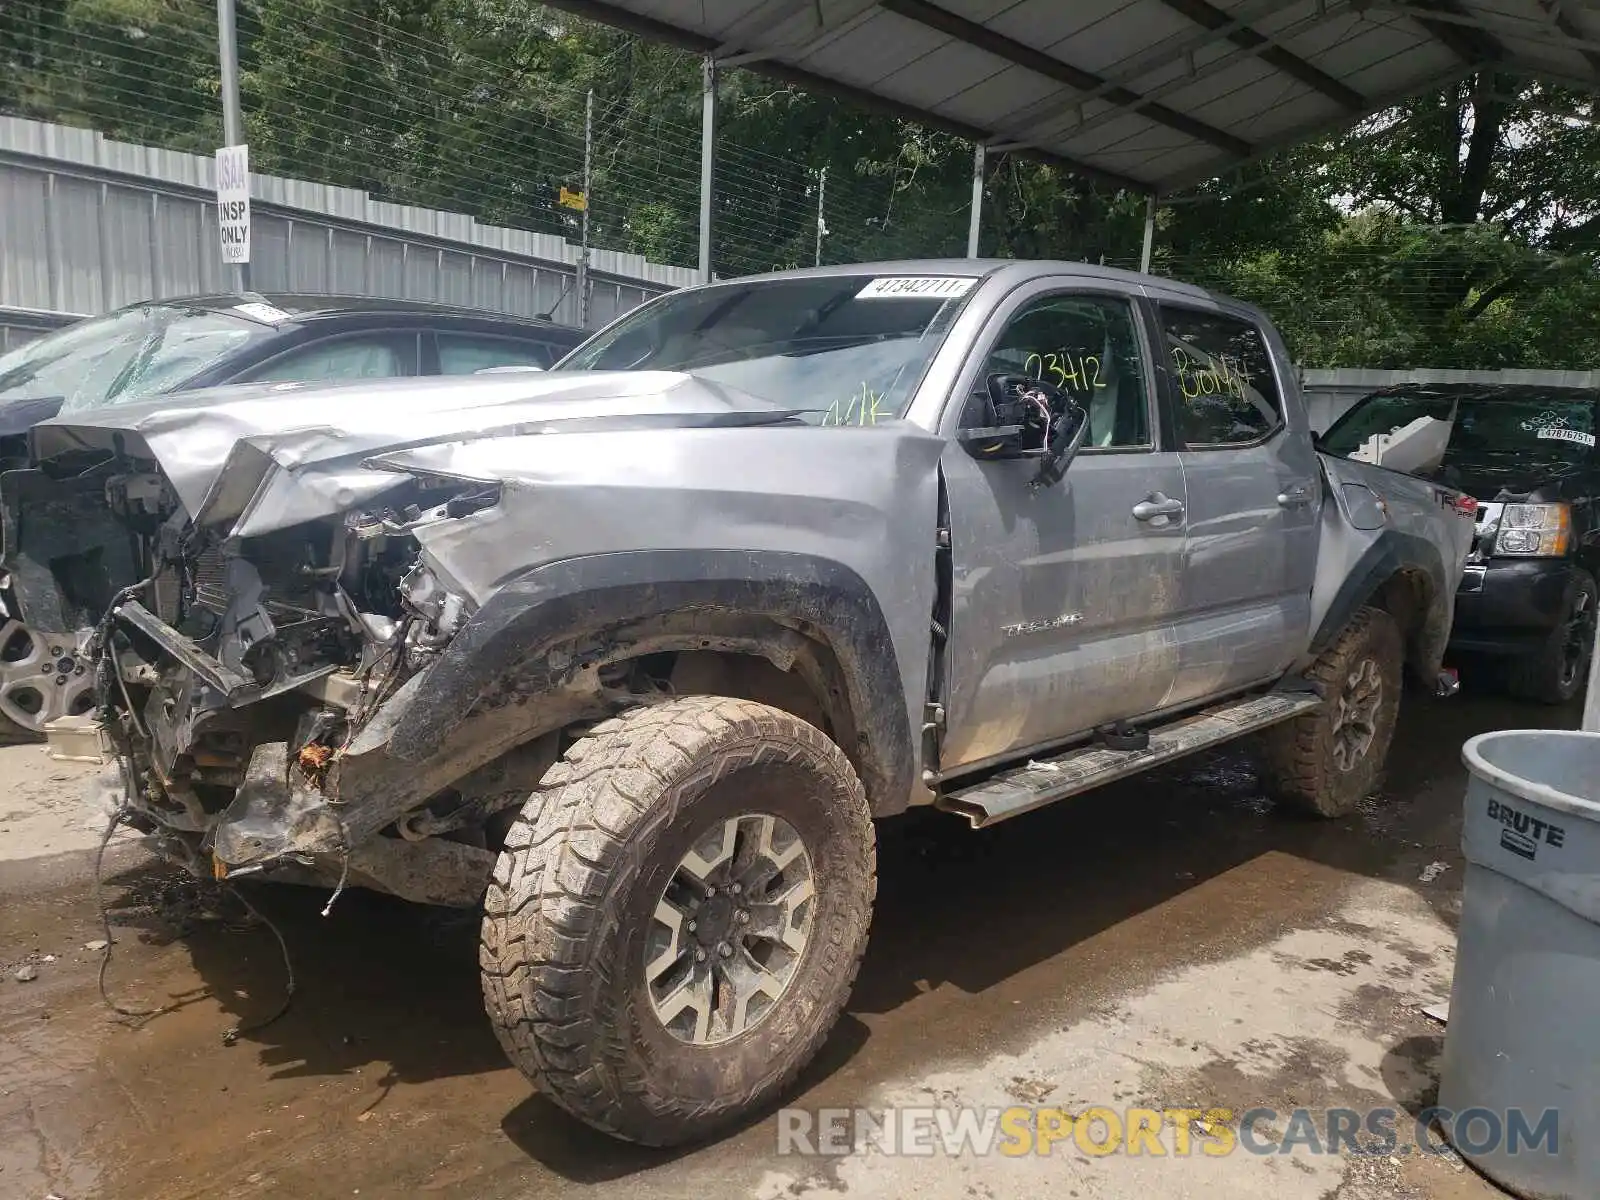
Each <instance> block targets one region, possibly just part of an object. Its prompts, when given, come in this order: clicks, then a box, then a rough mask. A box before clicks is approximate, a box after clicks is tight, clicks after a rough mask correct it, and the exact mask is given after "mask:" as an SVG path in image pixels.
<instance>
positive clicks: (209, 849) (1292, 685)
mask: <svg viewBox="0 0 1600 1200" xmlns="http://www.w3.org/2000/svg"><path fill="white" fill-rule="evenodd" d="M33 451H34V453H33V462H34V464H35V465H34V466H33V467H32V468H31V469H29V470H26V471H19V472H12V473H8V474H7V475H5V476H4V477H3V479H0V494H3V497H4V502H5V512H4V522H5V525H4V534H5V547H6V559H7V566H8V568H9V570H10V571H11V573H12V578H13V581H14V586H15V588H16V592H17V595H18V597H19V600H20V602H21V604H22V606H23V608H24V613H25V617H26V619H27V620H28V621H29V622H30V623H32V624H34V625H35V626H37V627H40V628H45V629H56V630H72V629H76V628H79V627H80V626H83V625H90V626H93V627H94V628H95V630H96V632H95V634H94V638H93V641H92V645H91V647H90V652H91V653H92V654H93V655H94V657H95V662H96V673H95V683H96V689H97V697H98V703H99V707H100V712H101V714H102V716H103V719H104V720H105V722H106V723H107V727H108V730H109V733H110V735H111V737H112V738H113V740H114V742H115V744H116V746H117V747H118V749H119V752H120V756H121V758H120V761H121V769H122V773H123V777H124V780H125V791H126V795H125V800H124V811H123V816H124V817H125V819H126V820H128V821H129V822H130V823H132V824H133V825H135V826H136V827H137V828H139V829H141V830H143V831H145V832H146V833H147V834H149V835H150V836H151V837H152V838H153V839H155V840H156V841H157V842H158V843H159V844H160V846H161V847H162V848H163V850H164V851H165V852H166V853H167V854H169V855H170V856H171V857H173V858H175V859H177V860H178V861H181V862H183V863H185V864H187V865H188V866H189V868H190V869H191V870H193V871H194V872H196V873H197V874H201V875H204V876H208V877H210V876H215V877H219V878H223V879H235V878H240V877H258V878H263V879H281V880H285V881H300V882H309V883H316V884H320V885H322V886H325V887H339V886H343V885H361V886H367V887H373V888H378V889H381V890H384V891H387V892H391V893H394V894H395V895H398V896H402V897H405V898H408V899H411V900H416V901H423V902H428V903H435V904H447V905H458V906H463V907H473V908H477V907H480V906H481V908H482V909H483V913H484V919H483V938H482V974H483V986H484V995H485V1001H486V1005H487V1008H488V1011H489V1015H490V1017H491V1020H492V1022H493V1024H494V1027H495V1030H496V1033H497V1035H498V1036H499V1038H500V1040H501V1043H502V1045H503V1046H504V1047H505V1048H506V1050H507V1052H508V1054H510V1056H511V1057H512V1059H513V1060H514V1061H515V1062H516V1063H517V1065H518V1066H519V1067H521V1068H522V1069H523V1070H524V1071H525V1072H526V1073H527V1074H528V1075H529V1076H530V1077H531V1078H532V1079H534V1080H535V1081H536V1082H537V1083H538V1085H539V1086H540V1089H541V1090H542V1091H543V1092H545V1094H547V1095H549V1096H550V1097H551V1099H552V1100H554V1101H555V1102H556V1103H558V1104H560V1105H562V1106H563V1107H565V1108H566V1109H568V1110H569V1111H570V1112H572V1113H574V1114H576V1115H577V1116H579V1117H580V1118H582V1119H583V1120H585V1121H588V1122H590V1123H591V1124H593V1125H595V1126H597V1127H598V1128H601V1129H604V1130H607V1131H609V1132H611V1133H614V1134H617V1135H619V1136H623V1137H627V1138H632V1139H635V1140H639V1141H644V1142H650V1143H658V1144H659V1143H671V1142H677V1141H682V1140H685V1139H689V1138H694V1137H698V1136H703V1135H705V1134H707V1133H709V1132H711V1131H714V1130H716V1129H718V1128H721V1127H723V1126H724V1125H726V1124H727V1123H728V1122H730V1121H733V1120H735V1119H737V1118H738V1117H739V1116H740V1115H741V1114H742V1113H745V1112H748V1111H749V1110H750V1109H751V1108H752V1107H753V1106H757V1105H760V1104H762V1103H763V1102H765V1101H767V1100H769V1099H770V1098H771V1097H772V1096H773V1095H775V1094H776V1093H777V1092H778V1091H780V1090H781V1089H783V1088H784V1087H786V1086H787V1085H788V1084H789V1082H790V1081H791V1080H792V1079H793V1078H794V1077H795V1074H796V1073H797V1072H798V1071H799V1070H800V1068H801V1067H802V1066H803V1065H804V1064H805V1063H806V1062H807V1061H808V1060H809V1059H810V1058H811V1056H812V1055H813V1054H814V1053H815V1051H816V1050H817V1049H818V1047H819V1046H820V1045H821V1044H822V1042H823V1040H824V1039H825V1038H826V1037H827V1035H828V1032H829V1030H830V1029H831V1027H832V1025H833V1024H834V1022H835V1020H836V1019H837V1017H838V1015H839V1013H840V1011H841V1010H842V1007H843V1005H844V1003H845V1001H846V999H847V997H848V994H849V989H850V984H851V981H852V979H853V978H854V975H855V970H856V966H857V963H858V962H859V960H860V957H861V955H862V953H863V951H864V948H865V944H866V936H867V928H868V924H869V921H870V917H871V909H872V900H873V893H874V887H875V884H874V875H875V859H874V833H873V822H874V820H875V819H881V818H885V817H889V816H893V815H895V814H898V813H901V812H903V811H904V810H905V809H907V808H908V807H909V806H912V805H922V804H937V805H939V806H940V807H943V808H945V809H947V810H949V811H951V812H952V813H956V814H959V815H961V816H964V817H966V818H967V819H968V820H970V821H971V822H972V824H973V825H975V826H976V825H986V824H990V823H992V822H994V821H997V820H1002V819H1006V818H1009V817H1012V816H1015V815H1018V814H1020V813H1023V812H1026V811H1029V810H1031V809H1033V808H1036V807H1038V806H1040V805H1042V804H1045V803H1049V802H1053V801H1056V800H1060V799H1063V798H1065V797H1068V796H1072V795H1076V794H1078V793H1081V792H1084V791H1087V790H1089V789H1092V788H1094V787H1096V786H1098V785H1100V784H1102V783H1105V782H1108V781H1110V780H1113V779H1117V778H1121V777H1123V776H1126V775H1129V774H1132V773H1134V772H1137V771H1140V770H1143V769H1144V768H1146V767H1148V766H1151V765H1154V764H1156V763H1160V762H1164V761H1168V760H1170V759H1172V758H1175V757H1177V756H1179V755H1182V754H1187V753H1190V752H1192V751H1194V750H1198V749H1202V748H1204V747H1208V746H1212V745H1215V744H1217V743H1219V742H1223V741H1226V740H1228V739H1230V738H1236V737H1241V736H1244V735H1247V734H1255V733H1260V734H1262V736H1263V763H1264V778H1265V779H1266V780H1267V781H1268V783H1269V785H1270V786H1271V788H1272V790H1273V791H1274V792H1275V794H1277V795H1278V796H1280V797H1281V798H1282V799H1283V800H1284V801H1286V802H1288V803H1291V804H1296V805H1299V806H1301V807H1304V808H1307V809H1310V810H1312V811H1315V812H1317V813H1321V814H1323V815H1338V814H1341V813H1346V812H1349V811H1350V810H1351V808H1352V807H1353V806H1354V805H1355V804H1357V803H1358V802H1359V801H1360V800H1361V799H1362V798H1363V797H1364V796H1365V795H1366V794H1367V793H1368V792H1369V791H1370V789H1371V788H1372V787H1373V785H1374V783H1375V782H1376V780H1377V778H1378V774H1379V772H1380V771H1381V769H1382V766H1383V762H1384V758H1385V756H1386V754H1387V750H1388V745H1389V741H1390V738H1391V736H1392V734H1393V731H1394V723H1395V716H1396V712H1397V709H1398V705H1399V703H1400V694H1401V685H1402V675H1403V673H1404V672H1407V671H1409V672H1411V673H1412V674H1413V675H1415V676H1417V677H1418V678H1420V679H1422V680H1424V681H1426V682H1427V683H1429V684H1430V685H1432V684H1433V682H1434V680H1435V679H1436V677H1437V673H1438V671H1439V665H1440V656H1441V654H1442V652H1443V647H1444V640H1445V637H1446V635H1447V633H1448V630H1449V627H1450V613H1451V604H1452V598H1453V596H1454V593H1455V587H1456V582H1457V580H1458V579H1459V577H1460V573H1461V569H1462V562H1463V560H1464V557H1465V554H1466V551H1467V546H1468V542H1469V539H1470V535H1471V518H1470V515H1467V516H1463V515H1462V512H1463V509H1462V507H1461V505H1462V501H1461V497H1460V496H1459V495H1457V494H1456V493H1453V492H1451V491H1450V490H1449V489H1445V488H1441V487H1438V486H1436V485H1433V484H1429V483H1426V482H1424V481H1420V480H1415V479H1411V478H1409V477H1406V476H1401V475H1398V474H1395V473H1393V472H1389V471H1385V470H1383V469H1381V468H1375V467H1369V466H1366V465H1364V464H1359V463H1349V462H1340V461H1334V460H1328V459H1326V458H1323V457H1322V456H1319V455H1318V454H1317V452H1316V450H1315V448H1314V445H1313V440H1312V436H1311V432H1310V429H1309V428H1308V426H1307V424H1306V418H1305V412H1304V409H1303V406H1302V405H1301V401H1300V396H1299V392H1298V388H1297V385H1296V381H1295V374H1294V372H1293V370H1292V368H1291V367H1290V364H1289V363H1288V360H1287V357H1286V355H1285V353H1284V351H1283V348H1282V343H1281V341H1280V340H1279V339H1278V336H1277V334H1276V331H1275V330H1273V328H1272V327H1271V325H1270V323H1268V322H1267V321H1266V320H1265V319H1264V318H1263V317H1262V316H1261V315H1260V314H1259V313H1257V312H1255V311H1254V310H1252V309H1250V308H1248V307H1247V306H1243V305H1238V304H1235V303H1233V302H1231V301H1228V300H1226V299H1224V298H1222V297H1217V296H1214V295H1211V294H1210V293H1206V292H1203V291H1201V290H1199V289H1195V288H1190V287H1186V286H1184V285H1180V284H1175V283H1172V282H1171V281H1161V280H1154V279H1144V278H1141V277H1138V276H1133V275H1128V274H1125V273H1119V272H1113V271H1105V270H1100V269H1097V268H1092V267H1086V266H1083V265H1078V264H1062V263H983V262H972V261H965V260H959V261H951V262H933V263H911V264H889V265H884V266H877V267H849V268H831V269H825V270H819V271H809V272H797V273H792V274H783V275H777V276H772V277H763V278H758V279H752V280H738V281H734V282H731V283H722V284H716V285H712V286H708V287H703V288H695V289H689V290H686V291H682V292H678V293H674V294H672V295H669V296H666V297H662V298H660V299H658V300H655V301H652V302H651V303H650V304H647V305H646V306H644V307H643V308H641V309H639V310H636V311H635V312H634V313H632V314H630V315H628V316H627V317H624V318H623V319H622V320H620V321H619V322H617V323H616V324H615V325H613V326H612V327H610V328H609V329H608V330H606V331H604V332H602V333H601V334H599V335H597V336H596V337H595V338H594V339H592V340H591V341H590V342H588V343H586V344H585V345H584V346H582V347H580V348H579V349H578V350H577V351H575V352H574V354H573V355H572V356H571V357H569V359H567V360H566V361H565V362H564V363H562V364H560V366H559V368H558V369H557V370H556V371H554V372H552V373H550V374H546V375H542V376H538V377H510V376H505V377H500V378H484V379H477V380H470V381H463V380H450V381H437V382H435V381H409V382H403V383H386V384H381V385H376V386H361V385H352V386H341V387H320V386H304V385H288V386H287V387H286V388H285V387H279V388H273V389H270V390H269V389H261V388H243V389H229V390H218V391H215V392H212V393H208V394H203V395H197V396H195V397H193V398H186V399H184V400H182V401H167V402H163V403H158V404H153V405H146V406H142V407H137V408H135V407H130V408H124V409H115V410H111V411H107V412H104V413H93V414H86V415H84V416H83V417H81V418H68V419H64V420H59V421H56V422H52V423H49V424H46V425H43V426H40V427H39V428H38V429H37V430H36V431H35V434H34V447H33Z"/></svg>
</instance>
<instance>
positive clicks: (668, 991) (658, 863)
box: [480, 696, 876, 1145]
mask: <svg viewBox="0 0 1600 1200" xmlns="http://www.w3.org/2000/svg"><path fill="white" fill-rule="evenodd" d="M875 869H876V868H875V858H874V844H873V826H872V819H871V814H870V812H869V810H868V807H867V801H866V796H865V794H864V792H863V790H862V787H861V783H860V781H859V780H858V779H857V778H856V774H855V771H854V770H853V769H852V768H851V766H850V763H849V761H848V760H847V759H846V758H845V756H844V754H843V753H842V752H841V751H840V750H839V748H838V747H837V746H835V745H834V744H833V743H832V742H831V741H829V740H828V738H827V737H826V736H825V735H824V734H823V733H822V732H821V731H820V730H818V729H816V728H815V727H813V726H811V725H808V724H807V723H806V722H804V721H802V720H800V719H799V718H797V717H793V716H791V715H789V714H788V713H785V712H782V711H780V710H778V709H774V708H770V707H768V706H766V705H763V704H756V703H752V702H750V701H745V700H732V699H725V698H721V697H715V696H692V697H685V698H683V699H678V700H673V701H670V702H667V703H662V704H655V705H651V706H648V707H644V708H638V709H635V710H633V711H631V712H628V713H626V714H624V715H623V716H620V717H617V718H615V719H613V720H610V721H606V722H605V723H603V724H601V725H598V726H596V727H595V729H594V730H593V731H592V733H590V734H589V736H587V737H585V738H583V739H582V740H581V741H579V742H578V743H577V744H576V745H574V746H573V747H572V748H571V749H570V750H569V751H568V752H567V754H566V756H565V758H564V759H563V761H561V762H559V763H557V764H556V765H555V766H554V767H552V768H551V770H550V771H549V773H548V774H547V775H546V776H545V778H544V780H543V781H542V783H541V785H540V787H539V789H538V790H537V791H536V792H535V793H534V794H533V796H532V797H531V798H530V799H529V801H528V803H527V805H526V806H525V807H524V808H523V810H522V813H521V815H520V816H519V817H518V819H517V821H516V824H515V825H514V826H513V827H512V829H511V832H510V834H509V835H508V836H507V838H506V847H505V850H504V851H503V852H502V853H501V855H500V859H499V861H498V863H497V864H496V866H495V871H494V879H493V882H492V883H491V884H490V886H489V890H488V894H487V896H486V898H485V912H484V920H483V938H482V943H481V954H480V963H481V967H482V977H483V992H484V1001H485V1005H486V1007H487V1009H488V1012H489V1017H490V1020H491V1021H492V1023H493V1026H494V1031H495V1035H496V1036H497V1037H498V1038H499V1040H500V1044H501V1046H503V1047H504V1048H505V1051H506V1053H507V1054H508V1055H509V1056H510V1058H511V1060H512V1061H513V1062H514V1063H515V1064H516V1065H517V1066H518V1067H519V1068H520V1069H521V1070H522V1071H523V1073H524V1074H526V1075H527V1076H528V1077H529V1079H531V1080H532V1081H533V1082H534V1084H535V1085H536V1086H537V1087H538V1088H539V1090H540V1091H541V1092H543V1093H544V1094H545V1095H547V1096H548V1097H549V1098H550V1099H551V1100H553V1101H554V1102H555V1103H556V1104H558V1105H560V1106H561V1107H562V1108H564V1109H566V1110H567V1111H568V1112H570V1113H571V1114H572V1115H574V1116H575V1117H577V1118H578V1119H580V1120H582V1121H584V1122H586V1123H588V1124H590V1125H593V1126H594V1127H596V1128H598V1129H601V1130H604V1131H605V1132H607V1133H610V1134H613V1135H615V1136H618V1137H622V1138H626V1139H629V1140H631V1141H638V1142H643V1143H646V1144H649V1145H671V1144H674V1143H679V1142H684V1141H689V1140H692V1139H697V1138H702V1137H704V1136H706V1135H708V1134H710V1133H713V1132H715V1131H716V1130H718V1129H720V1128H721V1127H723V1126H725V1125H727V1124H729V1123H731V1122H732V1121H735V1120H737V1119H738V1118H739V1117H740V1116H741V1115H743V1114H746V1113H748V1112H749V1111H751V1110H752V1109H754V1108H756V1107H758V1106H760V1105H761V1104H763V1103H765V1102H766V1101H769V1100H771V1099H772V1098H774V1097H775V1096H777V1095H778V1094H779V1093H780V1092H782V1091H783V1090H784V1089H785V1088H787V1087H788V1086H789V1084H790V1083H791V1082H792V1081H793V1080H794V1078H795V1076H796V1075H797V1074H798V1073H799V1072H800V1070H801V1068H802V1067H804V1066H805V1065H806V1063H807V1062H808V1061H810V1059H811V1058H812V1056H813V1055H814V1054H815V1053H816V1052H817V1050H818V1049H819V1048H820V1047H821V1045H822V1043H823V1041H824V1040H825V1039H826V1038H827V1035H828V1032H829V1030H831V1029H832V1027H833V1025H834V1023H835V1021H836V1020H837V1019H838V1017H839V1014H840V1012H841V1011H842V1009H843V1007H844V1003H845V1000H846V999H847V998H848V996H849V993H850V988H851V985H852V983H853V982H854V979H855V974H856V969H857V966H858V965H859V963H860V960H861V955H862V952H863V951H864V950H865V948H866V941H867V927H868V924H869V922H870V919H871V912H872V901H873V896H874V891H875V887H876V883H875Z"/></svg>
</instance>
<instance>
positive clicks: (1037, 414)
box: [956, 373, 1072, 462]
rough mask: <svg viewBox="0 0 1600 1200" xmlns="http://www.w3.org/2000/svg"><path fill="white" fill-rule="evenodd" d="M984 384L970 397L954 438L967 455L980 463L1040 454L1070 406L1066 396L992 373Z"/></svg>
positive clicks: (1032, 381)
mask: <svg viewBox="0 0 1600 1200" xmlns="http://www.w3.org/2000/svg"><path fill="white" fill-rule="evenodd" d="M984 384H985V387H984V390H983V391H982V392H974V393H973V394H972V396H970V397H969V398H968V401H967V412H966V417H965V419H964V420H963V422H962V429H961V432H960V433H958V434H957V435H956V440H957V441H959V442H960V443H961V444H962V445H963V446H964V447H965V448H966V450H967V453H968V454H970V455H972V456H973V457H974V458H976V459H978V460H979V461H980V462H996V461H999V460H1002V459H1011V458H1032V457H1034V456H1036V455H1040V454H1044V453H1045V452H1046V451H1047V449H1048V443H1049V437H1050V431H1051V430H1052V429H1054V428H1055V427H1056V424H1057V422H1058V419H1059V418H1058V416H1057V414H1059V413H1062V412H1064V411H1065V410H1066V409H1068V408H1070V407H1071V406H1072V401H1071V399H1070V398H1069V397H1068V396H1067V394H1066V393H1065V392H1063V391H1062V390H1061V389H1060V388H1058V387H1056V386H1055V385H1053V384H1049V383H1043V382H1041V381H1039V380H1037V379H1034V378H1033V377H1032V376H1029V375H1017V374H1006V373H996V374H993V375H990V376H989V377H988V379H986V380H985V381H984Z"/></svg>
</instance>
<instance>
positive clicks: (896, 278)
mask: <svg viewBox="0 0 1600 1200" xmlns="http://www.w3.org/2000/svg"><path fill="white" fill-rule="evenodd" d="M977 282H978V281H977V280H976V279H974V278H973V277H972V276H970V275H926V276H923V275H884V276H880V277H879V278H877V279H874V280H873V281H872V282H871V283H869V284H867V286H866V287H864V288H862V289H861V290H860V291H859V292H857V293H856V299H857V300H953V299H955V298H956V297H957V296H965V295H966V294H967V293H968V292H970V291H971V290H972V285H973V284H975V283H977Z"/></svg>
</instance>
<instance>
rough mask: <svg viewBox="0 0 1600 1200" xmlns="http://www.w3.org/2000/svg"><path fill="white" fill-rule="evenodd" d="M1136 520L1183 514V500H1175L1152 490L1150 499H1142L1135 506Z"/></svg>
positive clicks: (1149, 519) (1150, 519)
mask: <svg viewBox="0 0 1600 1200" xmlns="http://www.w3.org/2000/svg"><path fill="white" fill-rule="evenodd" d="M1133 515H1134V519H1135V520H1139V521H1154V520H1155V519H1156V518H1157V517H1181V516H1183V501H1182V500H1174V499H1172V498H1171V497H1170V496H1167V495H1164V494H1163V493H1161V492H1151V493H1150V498H1149V499H1148V500H1141V501H1139V503H1137V504H1135V505H1134V506H1133Z"/></svg>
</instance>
